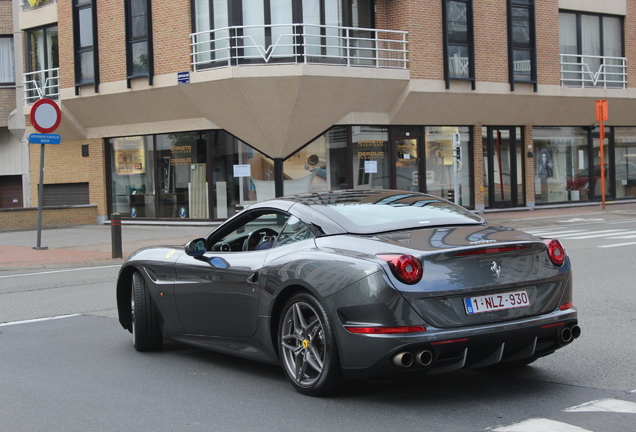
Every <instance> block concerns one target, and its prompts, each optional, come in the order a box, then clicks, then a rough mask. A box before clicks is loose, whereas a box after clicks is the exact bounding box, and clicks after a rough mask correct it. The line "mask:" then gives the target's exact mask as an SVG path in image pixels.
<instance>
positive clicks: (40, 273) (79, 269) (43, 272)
mask: <svg viewBox="0 0 636 432" xmlns="http://www.w3.org/2000/svg"><path fill="white" fill-rule="evenodd" d="M112 267H121V264H114V265H105V266H94V267H80V268H73V269H64V270H50V271H42V272H35V273H19V274H13V275H5V276H0V279H5V278H12V277H23V276H38V275H43V274H52V273H65V272H74V271H84V270H99V269H104V268H112Z"/></svg>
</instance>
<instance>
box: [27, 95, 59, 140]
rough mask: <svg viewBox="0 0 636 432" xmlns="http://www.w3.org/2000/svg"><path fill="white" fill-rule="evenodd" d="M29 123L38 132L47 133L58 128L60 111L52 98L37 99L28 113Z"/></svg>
mask: <svg viewBox="0 0 636 432" xmlns="http://www.w3.org/2000/svg"><path fill="white" fill-rule="evenodd" d="M29 118H30V120H31V124H32V125H33V127H34V128H35V130H37V131H38V132H42V133H43V134H48V133H51V132H53V131H54V130H55V129H57V128H58V126H59V125H60V122H61V121H62V111H60V107H59V106H57V103H56V102H55V101H54V100H52V99H47V98H42V99H38V100H37V101H36V102H35V103H34V104H33V106H32V107H31V112H30V113H29Z"/></svg>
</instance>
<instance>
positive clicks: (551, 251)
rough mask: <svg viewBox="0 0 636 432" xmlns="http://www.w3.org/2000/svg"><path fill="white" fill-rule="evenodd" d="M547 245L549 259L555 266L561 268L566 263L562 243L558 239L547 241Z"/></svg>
mask: <svg viewBox="0 0 636 432" xmlns="http://www.w3.org/2000/svg"><path fill="white" fill-rule="evenodd" d="M545 244H546V246H547V248H548V257H549V258H550V261H552V264H554V265H555V266H561V265H563V263H564V262H565V248H564V247H563V245H562V244H561V242H560V241H558V240H556V239H552V240H545Z"/></svg>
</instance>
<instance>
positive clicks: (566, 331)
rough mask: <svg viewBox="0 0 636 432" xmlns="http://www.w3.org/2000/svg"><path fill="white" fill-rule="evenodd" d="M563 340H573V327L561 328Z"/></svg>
mask: <svg viewBox="0 0 636 432" xmlns="http://www.w3.org/2000/svg"><path fill="white" fill-rule="evenodd" d="M561 340H562V341H563V342H570V341H571V340H572V329H570V327H564V328H563V330H561Z"/></svg>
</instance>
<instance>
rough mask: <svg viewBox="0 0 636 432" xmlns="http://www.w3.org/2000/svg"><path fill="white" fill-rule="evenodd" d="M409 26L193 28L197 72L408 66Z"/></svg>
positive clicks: (194, 65) (192, 36)
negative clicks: (313, 66) (262, 66)
mask: <svg viewBox="0 0 636 432" xmlns="http://www.w3.org/2000/svg"><path fill="white" fill-rule="evenodd" d="M406 35H407V32H403V31H392V30H378V29H361V28H353V27H338V26H326V25H314V24H280V25H259V26H234V27H225V28H220V29H213V30H209V31H204V32H199V33H193V34H191V35H190V37H191V46H192V67H193V70H194V71H195V72H197V71H200V70H204V69H210V68H218V67H229V66H238V65H248V64H321V65H339V66H361V67H373V68H392V69H406V68H407V62H408V60H407V54H408V50H407V40H406Z"/></svg>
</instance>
